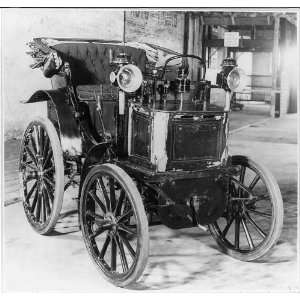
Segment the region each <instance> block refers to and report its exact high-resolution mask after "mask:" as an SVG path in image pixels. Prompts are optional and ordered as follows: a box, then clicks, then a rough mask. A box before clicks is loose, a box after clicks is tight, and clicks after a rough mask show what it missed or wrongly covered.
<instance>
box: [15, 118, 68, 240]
mask: <svg viewBox="0 0 300 300" xmlns="http://www.w3.org/2000/svg"><path fill="white" fill-rule="evenodd" d="M33 125H40V126H42V127H43V128H44V130H45V131H46V133H47V135H48V137H49V140H50V145H51V147H52V152H53V158H54V164H55V176H56V181H55V192H54V200H53V209H52V211H51V216H50V218H49V219H48V220H47V222H46V224H44V226H41V227H39V228H37V227H36V226H35V225H34V223H32V222H31V220H30V218H29V216H28V215H27V214H26V212H25V215H26V217H27V220H28V222H29V224H30V225H31V226H32V228H33V229H34V230H35V231H36V232H37V233H39V234H41V235H47V234H49V233H50V232H51V231H52V230H53V228H54V226H55V225H56V223H57V220H58V218H59V214H60V211H61V208H62V203H63V197H64V162H63V153H62V148H61V144H60V140H59V137H58V134H57V131H56V129H55V127H54V125H53V123H52V122H51V121H50V120H49V119H48V118H42V117H36V118H35V119H34V120H32V121H31V122H30V123H29V125H28V126H27V128H26V129H25V131H24V134H23V139H22V143H21V149H20V162H21V158H22V153H23V151H24V150H23V149H24V139H25V134H26V132H27V130H28V129H29V128H30V127H32V126H33ZM19 170H20V173H19V175H20V176H19V177H20V182H21V195H22V199H23V202H24V201H25V195H24V192H23V189H22V187H23V176H22V172H21V168H19Z"/></svg>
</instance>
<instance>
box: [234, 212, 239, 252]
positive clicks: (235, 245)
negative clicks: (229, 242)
mask: <svg viewBox="0 0 300 300" xmlns="http://www.w3.org/2000/svg"><path fill="white" fill-rule="evenodd" d="M234 225H235V228H234V230H235V234H234V247H235V248H236V249H239V247H240V217H239V216H236V218H235V224H234Z"/></svg>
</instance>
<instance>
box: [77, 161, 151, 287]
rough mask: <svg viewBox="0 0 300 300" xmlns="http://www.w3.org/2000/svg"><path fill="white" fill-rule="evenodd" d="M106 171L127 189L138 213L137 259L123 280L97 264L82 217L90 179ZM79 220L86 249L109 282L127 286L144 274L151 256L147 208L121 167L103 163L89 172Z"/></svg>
mask: <svg viewBox="0 0 300 300" xmlns="http://www.w3.org/2000/svg"><path fill="white" fill-rule="evenodd" d="M102 171H104V172H106V173H107V174H109V175H111V176H113V177H115V178H116V179H117V180H118V181H119V183H120V184H121V186H122V188H124V190H125V191H126V193H127V195H128V196H130V200H131V204H132V207H133V210H134V212H135V215H136V219H137V221H138V223H139V228H140V233H139V236H140V243H139V248H138V249H137V260H136V263H135V265H134V267H133V268H132V271H131V272H130V273H128V274H127V276H126V277H125V278H122V279H121V280H120V279H119V280H115V278H112V277H109V276H107V274H106V272H105V270H103V269H102V268H101V265H99V264H97V262H96V260H95V258H94V256H93V253H92V251H91V247H90V244H89V242H88V238H87V236H86V235H85V234H84V226H85V224H84V223H83V217H82V210H83V201H84V197H85V194H86V188H87V185H88V184H89V181H90V180H91V179H92V178H93V177H94V176H95V175H96V174H97V173H99V172H102ZM79 220H80V226H81V231H82V236H83V239H84V242H85V246H86V249H87V251H88V253H89V255H90V256H91V258H92V261H93V263H94V264H95V265H96V266H97V268H98V270H99V271H100V274H101V275H102V276H103V277H104V278H105V279H106V280H108V281H109V282H111V283H113V284H114V285H116V286H119V287H126V286H128V285H130V284H132V283H135V282H136V281H137V280H138V279H139V278H140V277H141V275H142V273H143V271H144V269H145V267H146V264H147V261H148V256H149V229H148V220H147V216H146V213H145V208H144V205H143V201H142V197H141V194H140V193H139V191H138V189H137V187H136V185H135V183H134V182H133V180H132V179H131V177H130V176H129V175H128V174H127V173H126V172H125V171H124V170H123V169H121V168H120V167H118V166H116V165H114V164H110V163H106V164H102V165H97V166H94V167H93V168H92V169H91V170H90V171H89V173H88V174H87V176H86V178H85V180H84V183H83V186H82V191H81V197H80V204H79Z"/></svg>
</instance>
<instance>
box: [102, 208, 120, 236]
mask: <svg viewBox="0 0 300 300" xmlns="http://www.w3.org/2000/svg"><path fill="white" fill-rule="evenodd" d="M104 220H105V221H107V222H108V224H109V225H110V226H111V230H112V231H113V232H116V230H117V227H118V222H117V219H116V218H115V216H114V215H113V214H112V213H111V212H108V213H106V215H105V216H104Z"/></svg>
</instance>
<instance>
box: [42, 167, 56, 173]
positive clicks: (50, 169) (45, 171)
mask: <svg viewBox="0 0 300 300" xmlns="http://www.w3.org/2000/svg"><path fill="white" fill-rule="evenodd" d="M54 170H55V167H54V166H52V167H50V168H48V169H45V170H44V174H46V173H48V172H50V171H54Z"/></svg>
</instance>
